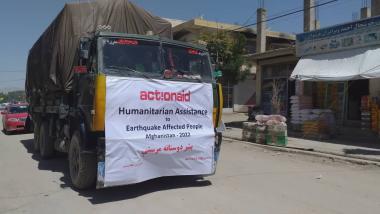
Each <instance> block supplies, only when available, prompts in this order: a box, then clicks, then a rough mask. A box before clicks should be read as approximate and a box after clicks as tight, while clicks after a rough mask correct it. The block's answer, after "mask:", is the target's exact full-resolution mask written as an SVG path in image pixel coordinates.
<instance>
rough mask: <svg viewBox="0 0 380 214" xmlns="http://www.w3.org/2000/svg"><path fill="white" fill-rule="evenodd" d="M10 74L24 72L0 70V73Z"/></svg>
mask: <svg viewBox="0 0 380 214" xmlns="http://www.w3.org/2000/svg"><path fill="white" fill-rule="evenodd" d="M11 72H14V73H16V72H17V73H19V72H25V70H0V73H11Z"/></svg>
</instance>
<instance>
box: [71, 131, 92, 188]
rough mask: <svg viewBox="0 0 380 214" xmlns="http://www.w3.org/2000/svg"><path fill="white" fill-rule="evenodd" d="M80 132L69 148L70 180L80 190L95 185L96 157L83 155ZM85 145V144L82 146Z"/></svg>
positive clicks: (75, 135) (74, 135)
mask: <svg viewBox="0 0 380 214" xmlns="http://www.w3.org/2000/svg"><path fill="white" fill-rule="evenodd" d="M81 141H82V138H81V136H80V134H79V132H78V131H76V132H74V134H73V136H72V138H71V142H70V147H69V155H68V156H69V168H70V178H71V182H72V184H73V186H74V187H75V188H78V189H87V188H90V187H92V186H94V185H95V181H96V170H97V169H96V156H95V155H92V154H83V153H82V152H83V149H82V147H81V144H82V143H83V142H81ZM82 145H83V144H82Z"/></svg>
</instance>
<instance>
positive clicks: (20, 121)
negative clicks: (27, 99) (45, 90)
mask: <svg viewBox="0 0 380 214" xmlns="http://www.w3.org/2000/svg"><path fill="white" fill-rule="evenodd" d="M1 114H2V115H3V118H2V121H3V131H4V133H5V134H9V133H11V132H16V131H25V121H26V118H27V117H28V105H27V104H25V103H24V104H10V105H8V106H7V107H6V108H5V110H4V111H3V112H2V113H1Z"/></svg>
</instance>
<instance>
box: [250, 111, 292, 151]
mask: <svg viewBox="0 0 380 214" xmlns="http://www.w3.org/2000/svg"><path fill="white" fill-rule="evenodd" d="M255 119H256V120H257V122H258V124H260V126H265V129H266V130H263V129H261V130H258V131H257V132H256V133H257V134H256V142H257V141H259V142H260V143H263V141H265V143H266V144H271V145H279V146H286V145H287V142H288V141H287V136H288V135H287V125H286V118H285V117H284V116H281V115H257V116H256V118H255ZM264 139H265V140H264Z"/></svg>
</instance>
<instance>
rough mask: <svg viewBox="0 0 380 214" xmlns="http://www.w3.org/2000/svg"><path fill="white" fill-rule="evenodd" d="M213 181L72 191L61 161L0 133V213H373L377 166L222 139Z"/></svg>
mask: <svg viewBox="0 0 380 214" xmlns="http://www.w3.org/2000/svg"><path fill="white" fill-rule="evenodd" d="M222 149H223V150H222V154H221V161H220V162H219V166H218V172H217V174H216V175H215V176H212V177H208V178H206V180H204V181H194V180H191V179H187V178H165V179H156V180H153V181H148V182H145V183H142V184H138V185H131V186H124V187H116V188H109V189H102V190H90V191H80V192H78V191H75V190H73V189H72V188H71V187H70V182H69V181H68V167H67V161H66V157H64V156H63V157H59V158H56V159H53V160H50V161H43V160H39V158H38V156H35V155H33V154H32V135H31V134H22V135H11V136H5V135H4V134H3V133H0V170H1V174H0V213H49V214H50V213H155V214H158V213H181V214H187V213H189V214H194V213H196V214H212V213H217V214H222V213H226V214H231V213H235V214H244V213H250V214H252V213H291V214H294V213H323V214H326V213H344V214H348V213H355V214H357V213H361V214H364V213H380V168H378V167H374V166H358V165H352V164H348V163H344V162H334V161H332V160H328V159H322V158H316V157H309V156H303V155H298V154H297V155H296V154H288V153H279V152H274V151H269V150H265V149H262V148H258V147H255V146H252V145H247V144H243V143H238V142H230V141H224V144H223V148H222Z"/></svg>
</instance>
